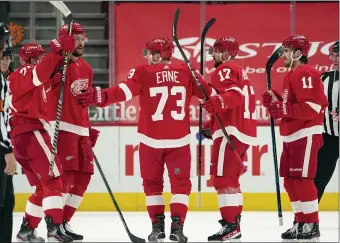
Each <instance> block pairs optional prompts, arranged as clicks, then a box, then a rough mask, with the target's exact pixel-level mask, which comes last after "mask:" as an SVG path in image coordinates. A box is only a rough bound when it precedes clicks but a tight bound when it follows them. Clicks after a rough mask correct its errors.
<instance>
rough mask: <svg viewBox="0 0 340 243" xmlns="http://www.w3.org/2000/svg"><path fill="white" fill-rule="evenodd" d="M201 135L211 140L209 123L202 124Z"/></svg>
mask: <svg viewBox="0 0 340 243" xmlns="http://www.w3.org/2000/svg"><path fill="white" fill-rule="evenodd" d="M201 134H202V135H203V137H205V138H207V139H212V135H211V129H210V121H207V122H205V123H203V126H202V130H201Z"/></svg>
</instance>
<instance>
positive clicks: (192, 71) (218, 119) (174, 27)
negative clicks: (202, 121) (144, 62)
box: [172, 8, 242, 163]
mask: <svg viewBox="0 0 340 243" xmlns="http://www.w3.org/2000/svg"><path fill="white" fill-rule="evenodd" d="M180 13H181V10H180V9H179V8H178V9H177V10H176V13H175V17H174V21H173V24H172V38H173V39H174V42H175V44H176V46H177V48H178V50H179V51H180V53H181V55H182V57H183V59H184V61H185V63H186V64H187V66H188V68H189V70H190V72H191V75H192V77H193V78H194V79H195V81H196V83H197V86H198V87H199V89H200V90H201V92H202V94H203V96H204V99H205V100H208V99H209V97H208V95H207V92H206V91H205V90H204V88H203V87H202V84H201V82H200V80H199V79H198V78H197V76H196V73H195V71H194V69H193V68H192V66H191V64H190V62H189V60H188V58H187V56H186V55H185V53H184V51H183V49H182V47H181V44H180V43H179V41H178V36H177V24H178V19H179V15H180ZM214 115H215V118H216V120H217V122H218V123H219V125H220V127H221V129H222V132H223V135H224V136H225V138H226V139H227V140H228V143H229V145H230V148H231V149H232V151H233V152H234V154H235V156H236V158H238V160H239V161H240V163H242V160H241V157H240V155H239V154H238V153H237V151H236V150H235V146H234V144H233V142H232V141H231V139H230V137H229V135H228V133H227V131H226V130H225V127H224V126H223V124H222V121H221V119H220V117H219V116H218V115H217V114H216V113H214Z"/></svg>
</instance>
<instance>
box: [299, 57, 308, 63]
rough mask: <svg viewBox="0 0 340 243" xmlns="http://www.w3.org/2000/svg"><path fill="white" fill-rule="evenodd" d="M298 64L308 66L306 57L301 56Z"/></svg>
mask: <svg viewBox="0 0 340 243" xmlns="http://www.w3.org/2000/svg"><path fill="white" fill-rule="evenodd" d="M300 62H301V63H303V64H308V57H307V56H302V57H301V58H300Z"/></svg>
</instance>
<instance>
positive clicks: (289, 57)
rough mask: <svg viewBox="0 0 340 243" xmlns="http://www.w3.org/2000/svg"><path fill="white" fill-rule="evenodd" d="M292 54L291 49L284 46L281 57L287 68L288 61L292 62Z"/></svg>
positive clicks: (288, 65)
mask: <svg viewBox="0 0 340 243" xmlns="http://www.w3.org/2000/svg"><path fill="white" fill-rule="evenodd" d="M292 54H293V50H291V49H289V48H284V51H283V54H282V58H283V61H284V66H285V67H288V68H289V67H290V63H291V62H292Z"/></svg>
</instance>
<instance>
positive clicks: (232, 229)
mask: <svg viewBox="0 0 340 243" xmlns="http://www.w3.org/2000/svg"><path fill="white" fill-rule="evenodd" d="M218 222H219V223H220V224H221V225H222V228H221V229H220V230H219V231H218V232H217V233H216V234H213V235H211V236H209V237H208V241H230V242H241V241H240V239H241V231H240V226H239V223H238V221H236V222H235V223H229V222H226V221H224V220H223V219H221V220H219V221H218Z"/></svg>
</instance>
